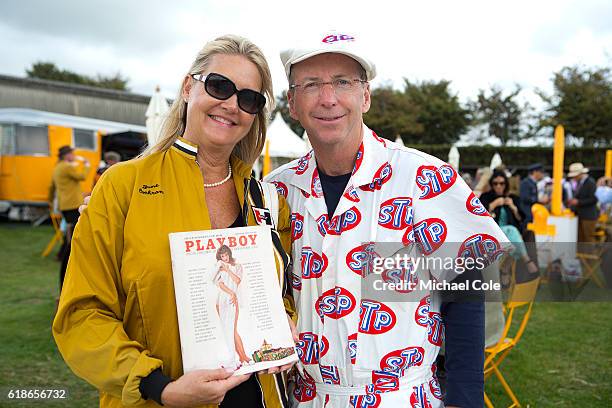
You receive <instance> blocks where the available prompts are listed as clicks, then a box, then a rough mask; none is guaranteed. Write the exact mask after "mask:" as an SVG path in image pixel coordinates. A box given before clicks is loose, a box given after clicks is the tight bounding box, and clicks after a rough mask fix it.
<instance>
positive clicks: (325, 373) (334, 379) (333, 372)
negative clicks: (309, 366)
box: [319, 365, 340, 384]
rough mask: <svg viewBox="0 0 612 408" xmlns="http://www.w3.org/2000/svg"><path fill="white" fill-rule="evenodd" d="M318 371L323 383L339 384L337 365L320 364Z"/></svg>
mask: <svg viewBox="0 0 612 408" xmlns="http://www.w3.org/2000/svg"><path fill="white" fill-rule="evenodd" d="M319 371H320V372H321V378H323V382H324V383H325V384H340V375H339V374H338V367H336V366H325V365H320V366H319Z"/></svg>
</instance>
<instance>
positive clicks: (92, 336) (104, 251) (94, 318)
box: [52, 173, 162, 406]
mask: <svg viewBox="0 0 612 408" xmlns="http://www.w3.org/2000/svg"><path fill="white" fill-rule="evenodd" d="M116 175H121V177H122V180H123V179H125V178H129V177H125V174H122V173H119V174H117V173H116ZM109 176H110V174H109ZM113 179H114V180H118V178H117V177H114V178H113V177H105V178H104V180H101V181H100V183H99V184H98V187H97V188H96V191H95V194H94V195H92V197H91V201H90V203H89V206H88V207H87V209H86V210H85V211H84V212H83V214H81V217H80V219H79V221H78V223H77V225H76V230H75V233H74V237H73V240H72V252H71V256H70V261H69V263H68V269H67V274H66V279H65V281H64V286H63V288H62V293H61V298H60V303H59V307H58V311H57V314H56V316H55V320H54V321H53V327H52V331H53V336H54V337H55V341H56V343H57V346H58V348H59V351H60V353H61V354H62V356H63V357H64V360H65V361H66V363H67V364H68V366H69V367H70V368H71V369H72V370H73V371H74V372H75V373H76V374H77V375H78V376H79V377H82V378H83V379H85V380H87V381H88V382H89V383H91V384H92V385H94V386H95V387H96V388H98V389H99V390H100V391H102V392H105V393H108V394H110V395H112V396H115V397H117V398H121V400H122V403H123V404H124V405H127V406H130V405H136V404H138V403H142V401H144V400H142V397H141V394H140V391H139V389H138V387H139V385H140V379H141V378H143V377H146V376H147V375H148V374H149V373H150V372H152V371H153V370H155V369H156V368H159V367H161V366H162V361H161V360H159V359H156V358H153V357H151V356H150V354H149V351H147V350H145V348H144V347H143V346H142V345H141V344H139V343H138V342H137V341H134V340H133V339H131V338H129V337H128V335H127V334H126V332H125V330H124V327H123V321H122V319H123V313H124V309H125V301H126V293H125V292H124V290H123V286H122V280H121V260H122V252H123V227H124V223H125V215H126V214H127V210H128V206H129V197H130V193H131V192H130V189H129V187H128V186H121V185H120V184H125V183H117V185H118V187H116V186H114V185H113Z"/></svg>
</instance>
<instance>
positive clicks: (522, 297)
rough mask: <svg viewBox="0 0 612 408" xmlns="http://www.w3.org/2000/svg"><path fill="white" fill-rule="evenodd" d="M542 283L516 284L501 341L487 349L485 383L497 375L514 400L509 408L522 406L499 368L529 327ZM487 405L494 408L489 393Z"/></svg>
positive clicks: (535, 280)
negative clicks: (517, 320)
mask: <svg viewBox="0 0 612 408" xmlns="http://www.w3.org/2000/svg"><path fill="white" fill-rule="evenodd" d="M539 283H540V278H536V279H534V280H532V281H529V282H525V283H516V284H515V285H514V288H513V290H512V294H511V295H510V299H509V300H508V302H507V304H506V307H505V309H506V312H505V313H506V325H505V326H504V331H503V333H502V336H501V338H500V340H499V341H498V342H497V344H495V345H493V346H490V347H487V348H485V363H484V378H485V381H486V380H487V379H488V378H490V377H491V375H492V374H495V376H496V377H497V379H498V380H499V382H500V383H501V385H502V387H503V388H504V390H505V391H506V394H507V395H508V396H509V397H510V399H511V400H512V405H510V406H509V407H508V408H514V407H520V406H521V404H520V402H519V400H518V398H517V397H516V395H515V394H514V392H513V391H512V388H510V386H509V385H508V382H507V381H506V379H505V378H504V376H503V375H502V373H501V371H500V369H499V366H500V364H501V363H502V361H504V359H505V358H506V357H507V356H508V353H509V352H510V350H512V349H513V348H514V346H516V344H517V343H518V341H519V340H520V338H521V336H522V335H523V332H524V331H525V328H526V327H527V322H528V321H529V317H530V316H531V309H532V307H533V302H534V299H535V296H536V293H537V291H538V285H539ZM521 308H526V309H527V310H526V311H525V314H524V315H523V317H522V320H521V321H520V323H519V326H518V329H516V332H514V335H513V336H512V337H511V334H510V329H511V327H512V321H513V318H514V316H515V313H516V311H517V310H519V309H521ZM484 400H485V404H486V406H487V407H489V408H493V404H492V403H491V400H490V399H489V397H488V396H487V393H486V392H485V394H484Z"/></svg>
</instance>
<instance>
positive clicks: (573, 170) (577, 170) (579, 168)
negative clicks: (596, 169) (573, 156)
mask: <svg viewBox="0 0 612 408" xmlns="http://www.w3.org/2000/svg"><path fill="white" fill-rule="evenodd" d="M588 172H589V169H587V168H586V167H584V165H583V164H582V163H572V164H570V166H569V172H568V173H567V177H569V178H572V177H576V176H577V175H579V174H585V173H588Z"/></svg>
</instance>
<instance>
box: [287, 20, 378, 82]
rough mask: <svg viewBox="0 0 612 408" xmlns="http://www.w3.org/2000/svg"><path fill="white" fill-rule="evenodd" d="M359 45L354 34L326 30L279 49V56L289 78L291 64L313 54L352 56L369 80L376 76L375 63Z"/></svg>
mask: <svg viewBox="0 0 612 408" xmlns="http://www.w3.org/2000/svg"><path fill="white" fill-rule="evenodd" d="M360 47H361V46H360V43H359V41H358V40H357V38H356V37H355V36H354V35H351V34H347V33H340V32H337V31H328V32H326V33H323V34H320V35H317V36H314V37H312V38H309V39H306V40H305V41H303V42H300V43H299V44H296V47H295V48H289V49H286V50H284V51H281V54H280V57H281V61H282V62H283V66H284V67H285V74H287V79H289V74H290V73H291V66H292V65H293V64H297V63H298V62H301V61H304V60H306V59H308V58H310V57H314V56H315V55H319V54H325V53H328V52H331V53H337V54H343V55H346V56H348V57H351V58H353V59H354V60H355V61H357V62H358V63H359V64H360V65H361V66H362V67H363V69H364V70H365V72H366V76H367V80H368V81H371V80H372V79H374V77H375V76H376V65H374V63H373V62H372V61H370V60H369V59H368V58H367V57H366V56H365V55H366V53H365V52H363V50H362V49H361V48H360Z"/></svg>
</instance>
